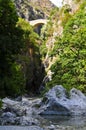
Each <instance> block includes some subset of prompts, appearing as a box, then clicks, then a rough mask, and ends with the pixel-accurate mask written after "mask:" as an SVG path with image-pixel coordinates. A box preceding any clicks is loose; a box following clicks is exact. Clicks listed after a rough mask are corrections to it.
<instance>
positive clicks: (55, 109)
mask: <svg viewBox="0 0 86 130" xmlns="http://www.w3.org/2000/svg"><path fill="white" fill-rule="evenodd" d="M38 113H39V114H49V115H50V114H53V115H84V114H86V96H85V95H84V94H83V93H82V92H81V91H79V90H77V89H75V88H73V89H71V90H70V92H69V94H67V92H66V89H64V88H63V87H62V86H61V85H56V86H55V87H53V88H52V89H50V90H49V92H47V93H46V94H45V96H44V98H43V100H42V102H41V106H40V108H39V111H38Z"/></svg>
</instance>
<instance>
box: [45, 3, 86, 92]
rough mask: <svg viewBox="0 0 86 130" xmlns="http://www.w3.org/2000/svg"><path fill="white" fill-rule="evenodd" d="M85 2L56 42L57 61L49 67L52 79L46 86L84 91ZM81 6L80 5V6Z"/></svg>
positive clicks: (85, 87)
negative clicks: (59, 85) (60, 86)
mask: <svg viewBox="0 0 86 130" xmlns="http://www.w3.org/2000/svg"><path fill="white" fill-rule="evenodd" d="M85 5H86V2H84V4H83V8H80V10H79V11H77V13H76V14H75V15H74V16H72V18H70V19H69V20H68V22H67V24H66V25H65V27H64V31H63V35H62V38H59V40H58V41H57V44H56V47H55V48H57V49H56V53H57V55H58V57H59V58H58V59H57V62H56V63H55V64H54V65H53V66H52V67H51V70H52V71H53V72H54V75H53V79H52V81H51V82H49V83H48V84H47V86H54V85H56V84H61V85H63V86H64V87H66V88H67V89H71V88H73V87H75V88H78V89H81V90H82V91H83V92H86V8H85ZM81 7H82V6H81Z"/></svg>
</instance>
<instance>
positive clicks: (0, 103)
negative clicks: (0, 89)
mask: <svg viewBox="0 0 86 130" xmlns="http://www.w3.org/2000/svg"><path fill="white" fill-rule="evenodd" d="M1 108H2V100H1V99H0V109H1Z"/></svg>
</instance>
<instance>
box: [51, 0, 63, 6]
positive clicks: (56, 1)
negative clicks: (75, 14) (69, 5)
mask: <svg viewBox="0 0 86 130" xmlns="http://www.w3.org/2000/svg"><path fill="white" fill-rule="evenodd" d="M50 1H51V2H52V3H54V4H55V5H56V6H58V7H60V6H61V5H62V4H61V3H62V0H50Z"/></svg>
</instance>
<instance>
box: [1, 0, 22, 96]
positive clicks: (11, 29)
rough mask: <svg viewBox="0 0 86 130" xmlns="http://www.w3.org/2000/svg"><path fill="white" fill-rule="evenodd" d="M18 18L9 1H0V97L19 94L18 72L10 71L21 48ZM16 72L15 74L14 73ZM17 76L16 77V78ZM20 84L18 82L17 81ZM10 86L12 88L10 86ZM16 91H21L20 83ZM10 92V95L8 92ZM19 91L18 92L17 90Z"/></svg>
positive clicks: (20, 31)
mask: <svg viewBox="0 0 86 130" xmlns="http://www.w3.org/2000/svg"><path fill="white" fill-rule="evenodd" d="M17 21H18V16H17V13H16V9H15V6H14V4H13V2H12V1H11V0H0V61H1V62H0V95H1V96H5V95H6V94H9V95H15V93H16V94H19V93H20V92H18V90H17V88H16V87H15V89H14V88H13V87H12V86H16V84H17V82H16V81H15V80H17V77H18V76H17V74H18V75H19V77H18V78H21V74H20V70H17V71H16V69H15V71H12V66H15V67H16V66H17V64H15V62H16V59H17V58H16V57H17V56H18V54H19V53H20V52H21V49H22V48H23V46H24V45H23V39H22V34H23V31H22V30H21V29H20V28H19V27H16V22H17ZM15 67H14V68H15ZM16 72H17V73H16ZM16 76H17V77H16ZM14 79H15V80H14ZM19 82H20V80H19ZM11 85H12V86H11ZM17 86H18V89H21V83H19V84H17ZM8 90H9V91H10V93H9V92H8ZM19 91H20V90H19Z"/></svg>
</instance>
